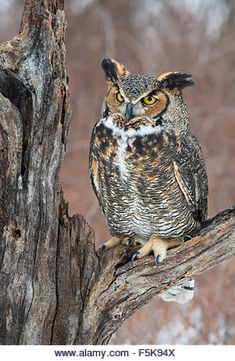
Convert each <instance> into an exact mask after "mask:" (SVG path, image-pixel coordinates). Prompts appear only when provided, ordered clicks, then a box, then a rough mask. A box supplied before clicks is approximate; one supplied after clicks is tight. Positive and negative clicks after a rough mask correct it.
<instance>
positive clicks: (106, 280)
mask: <svg viewBox="0 0 235 361" xmlns="http://www.w3.org/2000/svg"><path fill="white" fill-rule="evenodd" d="M63 8H64V4H63V1H62V0H40V1H38V0H26V2H25V8H24V13H23V20H22V25H21V30H20V34H19V35H18V36H17V37H15V38H14V39H12V41H10V42H6V43H3V44H1V45H0V204H1V207H0V271H1V273H0V309H1V312H0V343H1V344H106V343H107V342H108V341H109V339H110V337H111V335H112V334H113V333H114V332H115V331H116V330H117V328H118V327H119V326H120V325H121V324H122V323H123V322H124V320H126V319H127V318H128V317H130V316H131V315H132V314H133V313H134V312H135V310H137V309H138V308H140V307H141V306H142V305H143V304H145V303H147V302H148V301H149V300H150V299H151V298H152V297H153V296H155V295H157V294H158V293H159V292H161V291H163V290H165V289H167V288H168V287H170V286H173V285H176V284H180V283H182V282H184V280H185V279H186V278H191V277H195V276H197V275H198V274H200V273H201V272H203V271H205V270H206V269H209V268H211V267H213V266H215V265H216V264H218V263H220V262H222V261H224V260H226V259H228V258H230V257H232V256H233V255H234V254H235V208H231V209H230V210H227V211H225V212H223V213H221V214H220V215H218V216H217V217H216V218H215V219H213V220H211V221H208V222H207V223H206V224H205V228H204V229H203V231H202V232H201V234H200V235H199V236H197V237H195V238H193V239H192V240H190V241H187V242H186V243H184V244H183V245H181V246H180V247H177V248H175V249H173V250H170V251H168V256H167V258H166V259H165V260H164V261H163V263H162V264H161V265H160V266H159V268H156V265H155V261H154V257H145V258H143V259H140V260H137V261H135V262H131V261H130V258H131V254H132V252H134V250H135V249H132V250H131V252H129V251H127V248H126V246H124V245H120V246H118V247H116V248H115V249H113V250H110V251H107V252H96V251H95V246H94V234H93V231H92V230H91V229H90V227H89V226H88V224H87V222H86V221H85V219H84V218H83V217H82V216H80V215H75V216H73V217H72V218H70V217H69V216H68V210H67V204H66V202H65V201H64V199H63V195H62V191H61V186H60V179H59V176H60V170H61V165H62V161H63V155H64V151H65V146H66V140H67V132H68V126H69V122H70V116H71V111H70V103H69V95H68V84H67V74H66V69H65V46H64V34H65V27H66V22H65V16H64V11H63Z"/></svg>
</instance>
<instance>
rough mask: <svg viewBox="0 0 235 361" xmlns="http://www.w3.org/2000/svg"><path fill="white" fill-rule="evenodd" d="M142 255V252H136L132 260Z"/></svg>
mask: <svg viewBox="0 0 235 361" xmlns="http://www.w3.org/2000/svg"><path fill="white" fill-rule="evenodd" d="M139 256H140V252H135V253H134V254H133V255H132V257H131V261H132V262H133V261H135V259H136V258H138V257H139Z"/></svg>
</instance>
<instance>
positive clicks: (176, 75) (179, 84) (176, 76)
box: [157, 71, 194, 90]
mask: <svg viewBox="0 0 235 361" xmlns="http://www.w3.org/2000/svg"><path fill="white" fill-rule="evenodd" d="M191 76H192V75H191V74H188V73H180V72H178V71H176V72H169V73H163V74H161V75H160V76H159V77H158V78H157V80H158V81H159V82H160V84H161V86H162V87H164V88H168V89H170V90H172V89H175V88H177V89H184V88H186V87H187V86H192V85H194V81H193V79H191Z"/></svg>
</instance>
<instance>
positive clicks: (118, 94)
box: [116, 92, 124, 103]
mask: <svg viewBox="0 0 235 361" xmlns="http://www.w3.org/2000/svg"><path fill="white" fill-rule="evenodd" d="M116 99H117V101H118V102H119V103H122V102H123V100H124V98H123V96H122V95H121V93H120V92H118V93H117V94H116Z"/></svg>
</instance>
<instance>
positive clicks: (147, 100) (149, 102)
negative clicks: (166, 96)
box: [142, 95, 157, 105]
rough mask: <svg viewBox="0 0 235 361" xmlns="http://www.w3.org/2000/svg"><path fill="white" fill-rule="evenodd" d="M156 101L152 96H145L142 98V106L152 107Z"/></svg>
mask: <svg viewBox="0 0 235 361" xmlns="http://www.w3.org/2000/svg"><path fill="white" fill-rule="evenodd" d="M156 101H157V98H155V97H153V96H152V95H147V96H146V97H144V98H143V99H142V102H143V103H144V105H153V104H155V103H156Z"/></svg>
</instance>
